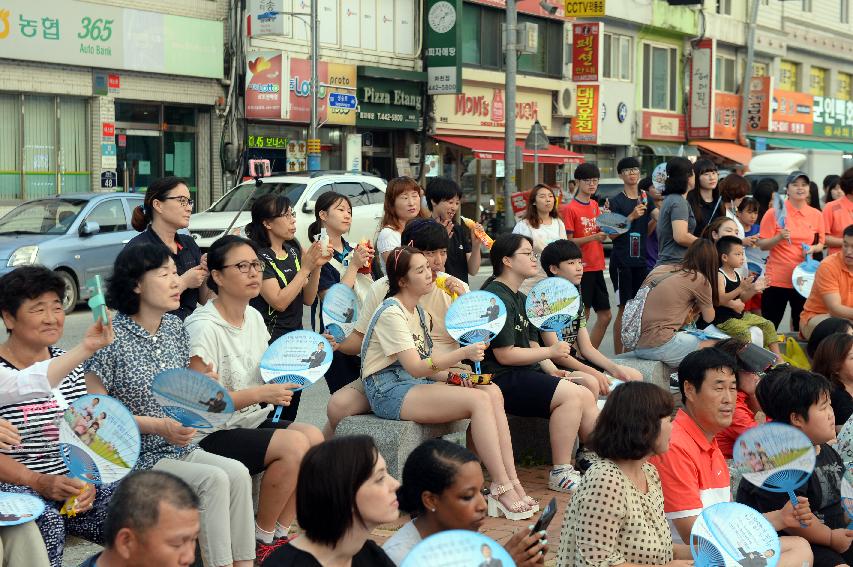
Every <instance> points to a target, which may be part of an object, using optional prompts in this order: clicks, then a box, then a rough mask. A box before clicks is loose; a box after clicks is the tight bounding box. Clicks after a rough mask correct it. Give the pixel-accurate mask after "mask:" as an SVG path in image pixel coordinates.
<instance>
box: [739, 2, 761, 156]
mask: <svg viewBox="0 0 853 567" xmlns="http://www.w3.org/2000/svg"><path fill="white" fill-rule="evenodd" d="M760 4H761V0H752V13H751V14H750V18H749V27H748V28H747V30H746V69H745V70H744V72H743V80H742V81H741V84H740V122H739V124H738V142H740V144H741V145H742V146H746V147H749V140H748V139H747V137H746V117H747V114H748V109H749V83H750V82H751V79H752V62H753V61H754V60H755V26H756V25H757V23H758V6H759V5H760Z"/></svg>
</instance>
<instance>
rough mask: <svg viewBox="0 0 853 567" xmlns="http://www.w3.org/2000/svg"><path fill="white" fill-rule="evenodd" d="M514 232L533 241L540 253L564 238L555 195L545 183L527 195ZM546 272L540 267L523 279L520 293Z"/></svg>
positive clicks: (534, 246) (535, 250) (564, 227)
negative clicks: (522, 213) (521, 216)
mask: <svg viewBox="0 0 853 567" xmlns="http://www.w3.org/2000/svg"><path fill="white" fill-rule="evenodd" d="M512 232H513V233H514V234H521V235H523V236H526V237H528V238H530V239H531V240H532V241H533V251H534V252H535V253H536V254H541V253H542V250H544V249H545V247H546V246H548V245H549V244H551V243H552V242H554V241H555V240H560V239H562V238H566V225H565V223H563V220H562V219H561V218H560V216H559V215H558V214H557V197H556V196H555V195H554V192H553V190H551V188H550V187H548V186H547V185H537V186H536V187H534V188H533V189H531V190H530V193H529V194H528V195H527V211H526V212H525V213H524V218H522V219H521V220H520V221H518V222H517V223H515V228H513V229H512ZM545 277H546V274H545V272H544V270H542V268H541V267H540V268H539V269H538V270H537V271H536V273H535V274H533V276H532V277H530V278H528V279H527V280H525V281H524V283H523V284H522V286H521V291H522V293H525V294H527V293H530V290H531V289H532V288H533V286H534V285H536V284H537V283H539V282H540V281H542V280H544V279H545Z"/></svg>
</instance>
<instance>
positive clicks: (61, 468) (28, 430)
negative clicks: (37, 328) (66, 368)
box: [0, 347, 86, 475]
mask: <svg viewBox="0 0 853 567" xmlns="http://www.w3.org/2000/svg"><path fill="white" fill-rule="evenodd" d="M48 350H49V352H50V356H51V358H56V357H57V356H59V355H61V354H63V353H64V352H65V351H63V350H61V349H58V348H54V347H49V348H48ZM0 366H3V367H4V368H9V369H12V370H15V369H16V368H15V366H14V365H13V364H12V363H10V362H9V361H8V360H6V359H4V358H2V357H0ZM57 390H58V391H59V395H57ZM85 393H86V381H85V379H84V377H83V367H82V366H78V367H77V368H75V369H74V370H73V371H72V372H71V374H69V375H68V376H66V377H65V379H64V380H63V381H62V383H61V384H59V386H58V387H57V388H56V389H54V390H53V391H52V392H51V394H50V395H48V396H41V397H36V398H32V399H30V400H27V401H26V402H22V403H18V404H9V405H4V406H0V418H3V419H5V420H7V421H8V422H9V423H11V424H12V425H14V426H15V427H17V428H18V432H19V433H20V434H21V444H20V445H17V446H15V447H13V448H12V449H9V450H8V451H4V454H6V455H9V456H10V457H12V458H13V459H15V460H16V461H18V462H19V463H21V464H23V465H24V466H26V467H27V468H28V469H30V470H32V471H35V472H39V473H43V474H58V475H64V474H67V473H68V469H67V468H66V467H65V463H64V462H63V461H62V457H61V456H60V455H59V429H58V428H57V427H56V424H55V422H56V420H58V419H59V417H60V416H61V415H62V412H63V411H64V410H65V408H67V407H68V404H70V403H71V402H73V401H74V400H76V399H77V398H79V397H81V396H83V395H84V394H85Z"/></svg>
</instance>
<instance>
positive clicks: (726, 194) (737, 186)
mask: <svg viewBox="0 0 853 567" xmlns="http://www.w3.org/2000/svg"><path fill="white" fill-rule="evenodd" d="M749 190H750V186H749V181H747V180H746V179H745V178H743V177H741V176H740V175H737V174H736V173H732V174H731V175H728V176H726V178H725V179H723V180H722V181H720V199H722V205H721V206H722V207H723V210H724V211H725V216H726V217H728V218H730V219H732V220H733V221H734V222H735V225H737V237H738V238H740V239H741V240H743V239H744V238H745V237H746V234H745V233H744V228H743V224H741V222H740V219H738V218H737V208H738V205H740V202H741V201H743V199H744V197H746V196H747V195H748V194H749ZM744 246H748V244H747V243H746V242H744Z"/></svg>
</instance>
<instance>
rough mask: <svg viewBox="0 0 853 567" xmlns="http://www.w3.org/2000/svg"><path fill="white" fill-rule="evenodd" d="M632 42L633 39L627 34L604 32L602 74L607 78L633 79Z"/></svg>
mask: <svg viewBox="0 0 853 567" xmlns="http://www.w3.org/2000/svg"><path fill="white" fill-rule="evenodd" d="M631 43H632V40H631V38H630V37H629V36H627V35H619V34H615V33H605V34H604V38H603V40H602V47H603V50H604V54H603V57H602V59H603V69H602V75H603V76H604V78H605V79H616V80H619V81H630V80H631V67H632V65H631V51H632V45H631Z"/></svg>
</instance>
